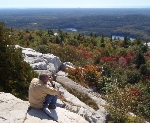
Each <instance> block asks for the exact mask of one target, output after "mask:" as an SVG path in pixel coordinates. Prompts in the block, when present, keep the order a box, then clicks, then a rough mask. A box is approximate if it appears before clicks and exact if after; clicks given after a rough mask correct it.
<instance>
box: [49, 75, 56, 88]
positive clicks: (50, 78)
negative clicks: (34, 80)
mask: <svg viewBox="0 0 150 123" xmlns="http://www.w3.org/2000/svg"><path fill="white" fill-rule="evenodd" d="M49 81H50V83H51V85H52V87H53V88H55V83H54V82H53V77H52V76H50V77H49Z"/></svg>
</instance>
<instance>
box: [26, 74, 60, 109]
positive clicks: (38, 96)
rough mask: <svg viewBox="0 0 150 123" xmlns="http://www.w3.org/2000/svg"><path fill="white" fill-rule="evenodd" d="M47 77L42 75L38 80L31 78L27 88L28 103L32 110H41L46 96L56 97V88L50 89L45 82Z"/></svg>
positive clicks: (57, 92)
mask: <svg viewBox="0 0 150 123" xmlns="http://www.w3.org/2000/svg"><path fill="white" fill-rule="evenodd" d="M48 80H49V77H48V75H47V74H45V73H42V74H41V75H40V76H39V78H33V79H32V81H31V83H30V86H29V103H30V106H31V107H33V108H38V109H39V108H42V107H43V105H44V102H45V98H46V96H47V95H50V96H57V95H58V94H59V91H58V89H57V88H53V87H50V86H49V85H48V84H47V82H48Z"/></svg>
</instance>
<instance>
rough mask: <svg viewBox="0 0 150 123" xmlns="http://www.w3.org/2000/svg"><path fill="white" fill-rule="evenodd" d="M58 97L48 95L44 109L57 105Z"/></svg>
mask: <svg viewBox="0 0 150 123" xmlns="http://www.w3.org/2000/svg"><path fill="white" fill-rule="evenodd" d="M57 97H58V96H57V95H55V96H54V95H49V94H47V95H46V97H45V102H44V105H43V109H44V108H47V107H48V105H49V104H51V105H56V102H57Z"/></svg>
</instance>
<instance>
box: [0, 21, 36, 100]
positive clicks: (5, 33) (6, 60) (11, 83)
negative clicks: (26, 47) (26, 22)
mask: <svg viewBox="0 0 150 123" xmlns="http://www.w3.org/2000/svg"><path fill="white" fill-rule="evenodd" d="M9 33H10V30H8V29H5V28H4V24H3V23H0V73H1V76H0V80H1V81H0V91H2V92H7V93H12V94H13V95H15V96H17V97H19V98H21V99H27V96H28V93H27V92H28V88H29V83H30V81H31V79H32V78H33V77H36V76H37V73H35V72H34V71H33V70H32V68H31V67H30V65H29V64H28V63H26V62H25V61H24V60H23V56H22V51H21V49H16V48H15V45H14V44H13V38H12V37H11V36H10V34H9Z"/></svg>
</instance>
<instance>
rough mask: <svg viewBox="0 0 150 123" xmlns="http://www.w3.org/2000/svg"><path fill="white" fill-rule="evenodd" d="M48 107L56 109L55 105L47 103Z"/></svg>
mask: <svg viewBox="0 0 150 123" xmlns="http://www.w3.org/2000/svg"><path fill="white" fill-rule="evenodd" d="M48 109H56V106H55V105H51V104H49V105H48Z"/></svg>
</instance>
